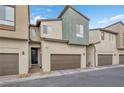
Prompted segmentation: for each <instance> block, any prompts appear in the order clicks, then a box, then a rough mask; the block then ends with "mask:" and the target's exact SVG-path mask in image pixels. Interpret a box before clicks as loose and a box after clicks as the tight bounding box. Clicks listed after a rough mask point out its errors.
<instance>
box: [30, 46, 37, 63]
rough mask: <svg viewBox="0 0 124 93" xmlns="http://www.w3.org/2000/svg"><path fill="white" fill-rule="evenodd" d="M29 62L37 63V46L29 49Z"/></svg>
mask: <svg viewBox="0 0 124 93" xmlns="http://www.w3.org/2000/svg"><path fill="white" fill-rule="evenodd" d="M31 64H38V53H37V48H32V49H31Z"/></svg>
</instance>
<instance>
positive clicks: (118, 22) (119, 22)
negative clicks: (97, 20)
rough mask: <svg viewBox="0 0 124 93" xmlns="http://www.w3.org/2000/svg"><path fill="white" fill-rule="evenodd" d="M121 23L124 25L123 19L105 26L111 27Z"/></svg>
mask: <svg viewBox="0 0 124 93" xmlns="http://www.w3.org/2000/svg"><path fill="white" fill-rule="evenodd" d="M119 23H121V24H122V25H124V23H123V22H122V21H119V22H116V23H113V24H111V25H108V26H106V27H104V28H108V27H111V26H113V25H116V24H119Z"/></svg>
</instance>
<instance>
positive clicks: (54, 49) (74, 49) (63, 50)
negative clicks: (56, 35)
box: [42, 41, 86, 72]
mask: <svg viewBox="0 0 124 93" xmlns="http://www.w3.org/2000/svg"><path fill="white" fill-rule="evenodd" d="M50 54H81V68H85V67H86V47H85V46H76V45H68V44H67V43H59V42H49V41H42V69H43V71H44V72H49V71H50V70H51V68H50Z"/></svg>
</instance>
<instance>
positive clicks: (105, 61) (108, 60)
mask: <svg viewBox="0 0 124 93" xmlns="http://www.w3.org/2000/svg"><path fill="white" fill-rule="evenodd" d="M104 65H112V55H111V54H98V66H104Z"/></svg>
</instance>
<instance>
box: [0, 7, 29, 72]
mask: <svg viewBox="0 0 124 93" xmlns="http://www.w3.org/2000/svg"><path fill="white" fill-rule="evenodd" d="M28 10H29V7H28V6H25V5H21V6H20V5H17V6H15V31H9V30H0V53H18V54H19V74H27V73H28V70H29V54H28V53H29V52H28V49H29V48H28V38H29V37H28V35H29V11H28ZM23 51H24V55H23Z"/></svg>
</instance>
